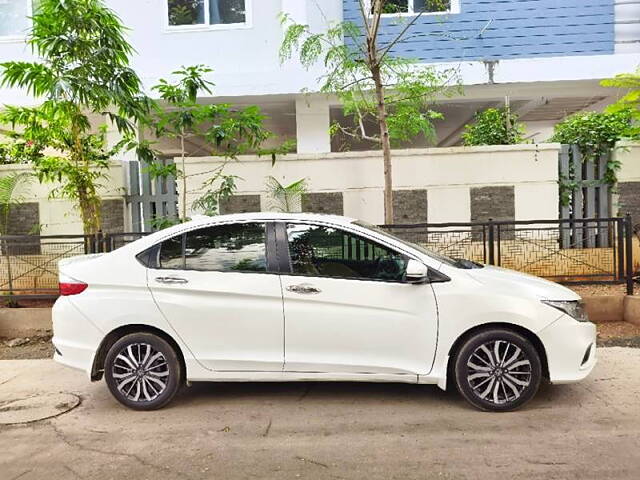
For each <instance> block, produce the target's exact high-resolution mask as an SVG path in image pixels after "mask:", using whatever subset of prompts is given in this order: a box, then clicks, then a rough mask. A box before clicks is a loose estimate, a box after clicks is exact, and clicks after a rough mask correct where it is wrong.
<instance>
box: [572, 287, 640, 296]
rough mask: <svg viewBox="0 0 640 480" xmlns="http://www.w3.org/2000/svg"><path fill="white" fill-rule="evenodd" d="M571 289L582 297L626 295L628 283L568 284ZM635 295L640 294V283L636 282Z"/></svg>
mask: <svg viewBox="0 0 640 480" xmlns="http://www.w3.org/2000/svg"><path fill="white" fill-rule="evenodd" d="M567 286H568V287H569V288H570V289H571V290H573V291H574V292H576V293H577V294H578V295H580V296H582V297H587V296H600V295H626V294H627V287H626V285H618V284H616V285H598V284H595V285H567ZM634 295H640V285H638V284H636V286H635V289H634Z"/></svg>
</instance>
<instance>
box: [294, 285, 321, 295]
mask: <svg viewBox="0 0 640 480" xmlns="http://www.w3.org/2000/svg"><path fill="white" fill-rule="evenodd" d="M287 290H288V291H290V292H293V293H299V294H301V295H315V294H317V293H320V292H322V290H320V289H319V288H316V287H314V286H313V285H311V284H310V283H301V284H300V285H289V286H288V287H287Z"/></svg>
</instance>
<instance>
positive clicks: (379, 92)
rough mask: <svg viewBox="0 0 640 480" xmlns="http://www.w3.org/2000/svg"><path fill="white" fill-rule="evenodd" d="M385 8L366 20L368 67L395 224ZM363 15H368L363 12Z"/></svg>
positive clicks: (379, 3) (387, 219) (389, 212)
mask: <svg viewBox="0 0 640 480" xmlns="http://www.w3.org/2000/svg"><path fill="white" fill-rule="evenodd" d="M383 7H384V1H383V0H375V2H374V3H373V18H372V19H371V20H370V22H367V19H366V18H364V19H363V20H364V21H365V24H366V25H367V57H368V58H367V65H368V67H369V70H370V71H371V78H372V80H373V83H374V85H375V91H376V103H377V106H378V126H379V127H380V145H381V146H382V157H383V159H384V223H385V224H386V225H391V224H393V172H392V165H391V139H390V138H389V124H388V123H387V105H386V102H385V98H384V85H383V83H382V71H381V68H380V59H379V58H378V31H379V26H380V22H381V17H382V11H383ZM363 14H364V15H366V13H365V12H364V10H363Z"/></svg>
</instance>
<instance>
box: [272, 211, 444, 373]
mask: <svg viewBox="0 0 640 480" xmlns="http://www.w3.org/2000/svg"><path fill="white" fill-rule="evenodd" d="M278 228H279V230H278V231H279V234H278V247H279V249H286V250H287V251H288V257H287V258H288V260H289V262H288V265H285V266H284V267H283V268H284V269H285V270H286V271H287V272H289V273H286V274H284V275H283V276H282V286H283V297H284V315H285V371H286V372H324V373H332V372H335V373H350V374H365V373H373V374H425V373H428V372H429V371H430V369H431V366H432V363H433V358H434V355H435V349H436V341H437V333H438V316H437V308H436V302H435V296H434V292H433V289H432V288H431V285H429V284H421V285H415V284H409V283H406V282H405V281H404V274H405V269H406V265H407V261H408V257H407V256H406V255H404V254H402V253H399V252H397V251H395V250H394V249H393V248H390V247H388V246H385V245H382V244H380V243H379V242H377V241H372V240H370V239H368V238H365V237H363V236H361V235H358V234H356V233H352V232H349V231H345V230H344V229H342V228H338V227H335V226H330V225H322V224H311V223H288V224H286V225H285V224H279V225H278ZM285 228H286V232H285Z"/></svg>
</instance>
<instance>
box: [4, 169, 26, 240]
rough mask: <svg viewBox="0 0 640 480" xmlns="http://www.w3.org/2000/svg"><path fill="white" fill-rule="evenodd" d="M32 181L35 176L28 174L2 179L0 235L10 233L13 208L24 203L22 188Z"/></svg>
mask: <svg viewBox="0 0 640 480" xmlns="http://www.w3.org/2000/svg"><path fill="white" fill-rule="evenodd" d="M32 180H33V176H32V175H31V174H29V173H26V172H19V173H12V174H10V175H7V176H6V177H2V178H0V235H6V234H7V233H8V228H9V217H10V215H11V208H12V207H13V206H15V205H18V204H20V203H21V202H22V201H23V199H24V196H23V195H24V192H22V194H21V188H22V187H24V186H26V185H27V184H28V183H29V182H31V181H32Z"/></svg>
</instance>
